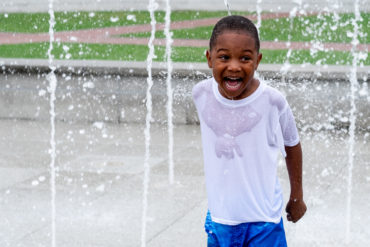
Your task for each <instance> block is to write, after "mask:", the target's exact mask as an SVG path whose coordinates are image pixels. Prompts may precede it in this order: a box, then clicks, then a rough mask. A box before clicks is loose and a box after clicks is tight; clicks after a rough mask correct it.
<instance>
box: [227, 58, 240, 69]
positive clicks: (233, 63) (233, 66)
mask: <svg viewBox="0 0 370 247" xmlns="http://www.w3.org/2000/svg"><path fill="white" fill-rule="evenodd" d="M227 69H228V70H229V71H240V70H241V67H240V64H239V62H238V61H235V60H231V61H230V63H229V64H228V67H227Z"/></svg>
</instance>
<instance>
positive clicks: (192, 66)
mask: <svg viewBox="0 0 370 247" xmlns="http://www.w3.org/2000/svg"><path fill="white" fill-rule="evenodd" d="M0 66H1V67H0V71H1V72H2V73H22V72H28V73H30V72H37V73H48V72H49V71H50V68H49V61H48V60H46V59H9V58H0ZM53 66H55V67H56V73H72V74H97V75H100V74H118V75H122V76H147V75H148V73H147V64H146V62H131V61H130V62H129V61H103V60H54V61H53ZM172 67H173V76H174V77H180V78H181V77H207V76H210V75H211V71H210V69H209V68H208V66H207V64H206V63H173V65H172ZM284 70H285V71H286V73H283V71H284ZM351 70H352V67H351V66H344V65H311V64H302V65H293V64H292V65H288V66H286V65H283V64H261V65H260V66H259V69H258V72H259V74H260V75H261V76H263V77H266V78H272V79H279V78H282V77H287V78H299V79H305V78H307V79H308V78H315V79H323V80H333V79H335V80H338V79H339V80H347V79H348V78H349V76H350V73H351ZM166 73H167V64H166V63H165V62H153V64H152V75H153V76H164V75H166ZM369 73H370V66H358V67H357V77H358V78H362V79H363V80H364V81H370V78H369Z"/></svg>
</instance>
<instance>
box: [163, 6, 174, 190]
mask: <svg viewBox="0 0 370 247" xmlns="http://www.w3.org/2000/svg"><path fill="white" fill-rule="evenodd" d="M165 19H166V22H165V27H164V33H165V35H166V61H167V80H166V84H167V128H168V170H169V175H168V179H169V182H170V184H173V182H174V163H173V120H172V119H173V110H172V105H173V90H172V83H171V79H172V69H173V68H172V60H171V54H172V49H171V45H172V43H173V39H172V33H171V32H170V26H171V6H170V0H166V16H165Z"/></svg>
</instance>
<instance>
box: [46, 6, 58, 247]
mask: <svg viewBox="0 0 370 247" xmlns="http://www.w3.org/2000/svg"><path fill="white" fill-rule="evenodd" d="M49 16H50V19H49V37H50V39H49V49H48V61H49V68H50V72H49V74H48V75H47V80H48V81H49V87H48V91H49V93H50V129H51V131H50V150H49V153H50V158H51V161H50V193H51V246H52V247H55V246H56V236H55V235H56V224H55V221H56V219H55V218H56V206H55V197H56V189H55V158H56V142H55V99H56V97H55V91H56V87H57V79H56V76H55V66H54V63H53V60H54V59H53V55H52V51H53V42H54V25H55V17H54V10H53V0H49Z"/></svg>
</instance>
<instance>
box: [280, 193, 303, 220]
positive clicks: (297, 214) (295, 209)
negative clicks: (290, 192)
mask: <svg viewBox="0 0 370 247" xmlns="http://www.w3.org/2000/svg"><path fill="white" fill-rule="evenodd" d="M306 210H307V207H306V204H305V203H304V201H303V200H299V199H292V198H291V199H290V200H289V202H288V203H287V205H286V208H285V211H286V212H287V216H286V218H287V220H288V221H292V222H293V223H296V222H297V221H298V220H300V219H301V218H302V216H303V215H304V214H305V213H306Z"/></svg>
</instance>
